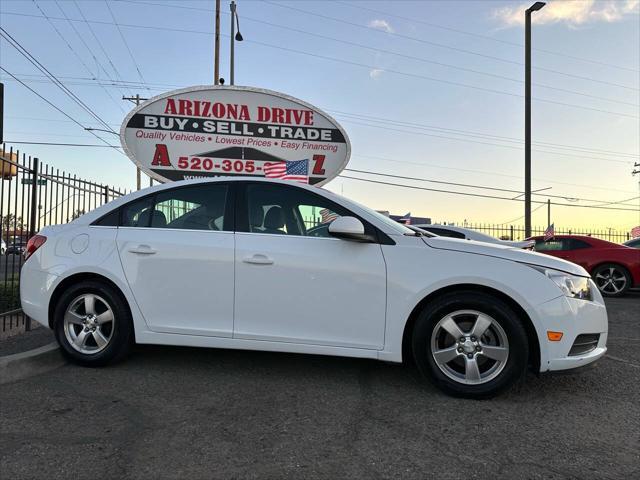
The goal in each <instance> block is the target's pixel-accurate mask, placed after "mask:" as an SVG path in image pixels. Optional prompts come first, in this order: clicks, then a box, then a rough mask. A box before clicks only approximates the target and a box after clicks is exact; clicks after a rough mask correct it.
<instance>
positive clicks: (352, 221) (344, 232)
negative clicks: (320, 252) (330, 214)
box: [329, 217, 373, 242]
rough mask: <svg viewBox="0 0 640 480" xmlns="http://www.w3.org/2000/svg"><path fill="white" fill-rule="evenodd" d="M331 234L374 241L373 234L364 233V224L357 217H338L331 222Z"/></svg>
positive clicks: (362, 240)
mask: <svg viewBox="0 0 640 480" xmlns="http://www.w3.org/2000/svg"><path fill="white" fill-rule="evenodd" d="M329 234H331V235H332V236H334V237H336V238H342V239H344V240H353V241H356V242H372V241H373V238H371V235H367V234H365V233H364V225H363V224H362V222H361V221H360V220H358V219H357V218H356V217H338V218H336V219H335V220H334V221H333V222H331V223H330V224H329Z"/></svg>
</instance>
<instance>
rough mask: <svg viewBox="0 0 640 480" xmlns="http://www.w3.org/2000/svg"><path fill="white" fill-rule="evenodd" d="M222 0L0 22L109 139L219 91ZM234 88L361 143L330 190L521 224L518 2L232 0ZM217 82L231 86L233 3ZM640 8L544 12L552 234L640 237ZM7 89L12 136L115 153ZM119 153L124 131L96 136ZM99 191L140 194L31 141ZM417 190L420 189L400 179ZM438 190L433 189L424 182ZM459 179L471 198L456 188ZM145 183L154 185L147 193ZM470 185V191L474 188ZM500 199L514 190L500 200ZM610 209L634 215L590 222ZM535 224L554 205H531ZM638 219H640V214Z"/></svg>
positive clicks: (7, 55)
mask: <svg viewBox="0 0 640 480" xmlns="http://www.w3.org/2000/svg"><path fill="white" fill-rule="evenodd" d="M214 4H215V2H214V1H213V0H207V1H177V0H173V1H160V0H149V1H147V0H126V1H125V0H121V1H115V0H114V1H109V2H108V4H107V3H106V2H105V1H103V0H92V1H87V0H57V1H56V0H37V1H32V0H23V1H16V0H2V2H0V25H1V26H2V28H3V29H5V30H6V32H8V33H9V34H10V35H11V36H12V37H14V38H15V39H16V40H17V41H18V42H19V43H20V44H21V45H22V46H23V47H24V48H25V49H26V50H27V51H28V52H29V53H30V54H31V55H33V56H34V57H35V58H36V59H38V61H40V62H41V63H42V64H43V65H44V66H45V67H46V68H47V69H48V70H49V71H51V72H52V73H53V74H54V75H56V76H57V77H58V78H59V79H60V80H61V81H62V82H63V83H64V84H65V85H66V86H67V87H68V88H69V89H70V90H72V91H73V93H75V94H76V95H77V96H78V97H79V98H80V99H81V100H82V101H83V102H85V103H86V104H87V105H88V106H90V107H91V109H92V110H93V111H94V112H95V113H96V114H97V115H98V116H99V117H100V118H101V119H103V120H104V121H105V122H106V123H108V124H109V125H110V126H111V127H112V128H113V129H114V130H116V131H119V127H120V124H121V122H122V120H123V119H124V117H125V115H126V114H127V113H128V111H129V110H130V109H131V108H132V106H133V105H132V104H131V103H129V102H126V101H123V100H121V98H122V96H123V95H126V96H130V95H135V94H140V95H141V96H144V97H151V96H154V95H158V94H160V93H163V92H166V91H168V90H172V89H174V88H181V87H186V86H191V85H204V84H211V83H213V28H214V27H213V26H214V13H213V10H214ZM237 4H238V14H239V18H240V27H241V31H242V35H243V37H244V41H243V42H241V43H236V49H235V51H236V69H235V78H236V84H237V85H247V86H254V87H263V88H268V89H272V90H276V91H280V92H284V93H287V94H289V95H292V96H294V97H297V98H299V99H302V100H304V101H307V102H309V103H312V104H314V105H316V106H317V107H319V108H321V109H323V110H325V111H326V112H327V113H329V114H330V115H332V116H334V118H335V119H337V120H338V121H339V122H340V123H341V124H342V125H343V127H344V128H345V129H346V131H347V132H348V134H349V137H350V139H351V143H352V156H351V160H350V162H349V165H348V168H351V169H357V170H365V171H368V172H376V173H379V174H384V175H394V176H396V177H388V176H383V175H372V174H362V173H354V172H344V173H345V175H348V176H350V177H359V178H366V179H370V180H377V181H382V182H387V183H397V184H401V185H410V186H412V187H418V188H405V187H398V186H392V185H383V184H379V183H372V182H367V181H362V180H355V179H347V178H341V177H338V178H336V179H335V180H333V181H332V182H330V183H329V184H328V185H327V187H326V188H328V189H330V190H332V191H334V192H337V193H341V194H344V195H345V196H347V197H350V198H353V199H355V200H357V201H359V202H362V203H364V204H366V205H368V206H370V207H372V208H375V209H378V210H388V211H391V212H392V213H395V214H405V213H407V212H410V213H411V214H412V215H414V216H426V217H430V218H432V219H433V220H434V221H438V222H456V223H463V222H464V221H465V220H466V221H468V222H474V223H493V224H498V223H507V222H513V223H515V224H522V223H523V219H522V216H523V215H524V205H523V203H522V202H519V201H510V200H501V199H500V200H499V199H491V198H483V197H474V196H467V195H456V194H449V193H442V192H434V191H428V190H423V189H424V188H428V189H438V190H454V191H457V192H464V193H467V194H468V193H473V194H481V195H486V196H499V197H507V198H513V197H515V196H517V195H518V193H519V192H521V191H522V190H523V187H524V179H523V170H524V146H523V138H524V98H523V95H524V82H523V80H524V66H523V62H524V47H523V43H524V26H523V23H524V9H525V8H527V6H528V5H530V4H525V3H521V2H518V1H515V2H512V1H482V0H477V1H472V0H468V1H382V0H380V1H313V0H308V1H307V0H298V1H285V0H273V1H271V0H268V1H258V0H237ZM222 11H223V14H222V16H221V26H222V35H223V36H222V38H221V64H220V71H221V76H222V77H224V78H228V72H229V65H228V62H229V55H228V48H229V37H228V35H229V14H228V11H229V5H228V2H226V1H224V0H223V2H222ZM639 11H640V1H639V0H617V1H609V0H601V1H591V0H576V1H558V0H555V1H554V0H551V1H549V2H548V3H547V5H546V6H545V7H544V8H543V9H542V10H541V11H539V12H535V13H534V14H533V17H532V18H533V48H534V50H533V66H534V70H533V74H532V78H533V89H532V92H533V93H532V95H533V99H534V100H533V104H532V138H533V142H534V145H533V152H532V165H533V167H532V169H533V176H532V179H533V180H532V182H533V189H534V190H538V189H545V190H543V191H541V192H540V193H539V194H538V195H534V197H533V198H534V200H535V201H540V202H546V201H547V198H548V197H547V195H554V196H556V197H557V198H556V197H554V198H552V202H554V203H558V204H564V205H572V206H563V205H553V206H552V209H551V210H552V211H551V220H552V222H554V223H555V226H556V229H561V228H562V229H564V228H568V227H573V228H602V229H605V228H615V229H620V230H626V231H628V230H629V229H630V228H631V227H633V226H635V225H638V224H640V212H639V211H638V210H639V209H640V200H639V199H638V198H637V197H638V196H639V195H640V184H639V181H640V175H636V176H635V177H634V176H633V175H632V171H633V169H634V162H640V156H639V151H640V123H639V122H640V120H639V117H640V107H639V103H640V98H639V96H640V17H639ZM0 66H1V67H3V68H4V69H6V70H7V71H9V72H11V73H12V74H14V75H15V76H16V77H18V78H19V79H20V80H22V81H23V82H25V83H26V84H27V85H28V86H29V87H31V88H32V89H34V90H36V91H37V92H38V93H39V94H40V95H42V96H44V97H45V98H47V99H48V100H49V101H50V102H52V103H53V104H54V105H56V106H57V107H59V108H60V109H62V110H63V111H65V112H66V113H68V114H69V115H71V116H72V117H73V118H75V119H77V120H78V121H79V122H80V123H81V124H82V125H83V126H85V127H93V128H100V125H99V124H98V122H97V121H96V120H95V119H94V118H92V117H91V116H90V115H89V114H88V113H86V112H85V111H83V110H82V109H81V108H80V107H79V106H77V105H76V104H74V103H73V102H72V101H71V100H70V99H69V98H68V97H67V96H65V95H64V94H63V93H62V91H61V90H60V89H58V88H57V87H56V86H55V85H53V84H52V83H51V82H50V81H49V80H47V79H45V78H44V77H43V76H42V74H41V73H40V72H39V71H38V70H36V68H35V67H34V66H32V65H31V64H30V63H29V62H28V61H27V60H26V59H25V58H24V57H22V56H21V55H20V54H19V53H18V52H17V51H16V50H15V49H14V48H13V47H12V46H10V45H9V43H7V42H6V41H5V40H4V39H3V40H2V41H0ZM0 74H1V75H0V79H1V80H2V81H3V82H4V83H5V114H4V115H5V118H4V121H5V135H4V137H5V139H6V140H7V141H13V142H18V141H21V142H55V143H82V144H95V145H98V144H103V143H102V142H101V141H100V140H99V139H97V138H96V137H95V136H93V135H92V134H91V133H89V132H86V131H84V130H83V128H81V127H80V126H78V125H76V124H74V123H73V122H72V121H70V120H68V119H67V118H66V117H65V116H63V115H62V114H61V113H59V112H58V111H56V110H55V109H54V108H53V107H51V106H50V105H48V104H47V103H45V102H44V101H43V100H42V99H40V98H38V97H37V96H36V95H35V94H33V93H32V92H30V91H29V90H27V89H26V88H25V87H24V86H22V85H21V84H20V83H18V82H17V81H15V80H14V79H12V78H11V77H9V76H8V75H7V74H6V73H5V72H0ZM95 133H96V134H98V135H99V136H100V137H102V138H103V139H104V140H106V141H108V142H110V143H112V144H114V145H119V139H118V138H117V137H116V136H115V135H111V134H109V133H103V132H95ZM21 149H22V150H23V151H25V152H27V153H29V154H31V155H33V156H38V157H39V158H40V159H41V160H42V161H44V162H46V163H48V164H51V165H54V166H55V167H57V168H60V169H64V170H66V171H68V172H71V173H72V174H77V175H79V176H81V177H85V178H87V179H90V180H95V181H98V182H101V183H109V184H112V185H114V186H116V187H120V188H134V187H135V167H134V165H133V163H131V161H130V160H129V159H128V158H127V157H126V156H124V155H123V154H122V153H120V152H118V151H116V150H114V149H112V148H101V147H65V146H39V145H21ZM397 177H410V178H397ZM425 180H430V181H425ZM436 182H449V183H458V184H464V185H463V186H460V185H458V186H453V185H450V184H449V183H436ZM144 183H146V182H144ZM470 185H474V186H470ZM477 186H481V187H490V188H493V189H504V190H510V191H511V190H513V192H504V191H501V190H490V189H488V188H478V187H477ZM576 205H599V206H606V207H608V208H621V209H626V210H624V211H622V210H604V209H593V208H582V207H577V206H576ZM533 207H534V209H536V210H535V211H534V212H533V222H532V223H533V225H534V226H542V227H544V226H546V223H547V211H546V210H547V209H546V207H545V206H544V205H542V204H538V203H534V204H533ZM634 210H635V211H634Z"/></svg>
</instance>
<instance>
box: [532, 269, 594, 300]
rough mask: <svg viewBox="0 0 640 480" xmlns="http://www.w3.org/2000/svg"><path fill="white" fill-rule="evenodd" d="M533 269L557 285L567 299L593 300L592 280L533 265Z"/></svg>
mask: <svg viewBox="0 0 640 480" xmlns="http://www.w3.org/2000/svg"><path fill="white" fill-rule="evenodd" d="M532 267H533V268H535V269H536V270H538V271H539V272H540V273H542V274H543V275H545V276H546V277H547V278H548V279H549V280H551V281H552V282H553V283H555V284H556V285H557V286H558V288H560V290H562V293H564V295H565V296H566V297H570V298H579V299H580V300H593V295H592V292H591V279H590V278H588V277H579V276H577V275H571V274H570V273H566V272H561V271H560V270H553V269H551V268H544V267H538V266H533V265H532Z"/></svg>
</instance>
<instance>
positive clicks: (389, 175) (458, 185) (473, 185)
mask: <svg viewBox="0 0 640 480" xmlns="http://www.w3.org/2000/svg"><path fill="white" fill-rule="evenodd" d="M344 170H345V171H348V172H354V173H364V174H367V175H377V176H381V177H388V178H397V179H400V180H415V181H419V182H429V183H437V184H440V185H450V186H452V187H466V188H477V189H482V190H491V191H495V192H506V193H517V194H519V195H522V194H524V192H523V191H521V190H513V189H508V188H499V187H488V186H485V185H477V184H470V183H460V182H447V181H443V180H434V179H431V178H420V177H408V176H404V175H394V174H390V173H383V172H372V171H370V170H357V169H354V168H345V169H344ZM532 194H533V195H539V196H543V197H547V198H561V199H564V200H568V199H572V200H576V201H586V202H602V200H595V199H589V198H576V197H569V196H566V195H551V194H548V193H535V192H532ZM636 198H637V197H634V198H631V199H630V200H635V199H636ZM626 201H629V200H620V201H615V202H607V203H606V204H607V205H613V204H617V203H623V202H626ZM603 205H604V204H603Z"/></svg>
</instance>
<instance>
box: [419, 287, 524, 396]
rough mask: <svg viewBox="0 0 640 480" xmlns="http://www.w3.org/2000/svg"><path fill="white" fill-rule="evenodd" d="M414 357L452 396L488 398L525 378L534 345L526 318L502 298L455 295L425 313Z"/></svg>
mask: <svg viewBox="0 0 640 480" xmlns="http://www.w3.org/2000/svg"><path fill="white" fill-rule="evenodd" d="M413 354H414V359H415V361H416V364H417V365H418V368H419V369H420V371H421V373H422V374H423V375H424V376H425V377H427V378H429V379H430V380H432V381H433V382H434V383H435V384H436V385H437V386H438V387H440V388H441V389H442V390H444V391H445V392H446V393H449V394H451V395H455V396H462V397H471V398H487V397H491V396H494V395H496V394H497V393H499V392H500V391H502V390H504V389H506V388H508V387H509V386H511V385H512V384H513V383H515V382H516V381H517V380H518V379H520V378H521V377H522V376H523V375H524V372H525V370H526V365H527V359H528V342H527V335H526V332H525V330H524V327H523V325H522V323H521V319H520V318H519V316H518V315H517V314H516V313H515V312H514V311H513V310H512V309H511V308H510V307H509V306H508V305H507V304H505V303H504V302H502V301H501V300H499V299H497V298H495V297H492V296H490V295H487V294H484V293H478V292H455V293H453V292H452V293H449V294H446V295H444V296H443V297H440V298H439V299H437V300H435V301H434V302H433V303H432V304H430V305H428V306H427V307H426V308H425V309H424V310H423V311H422V312H421V313H420V316H419V318H418V320H417V323H416V326H415V329H414V332H413Z"/></svg>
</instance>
